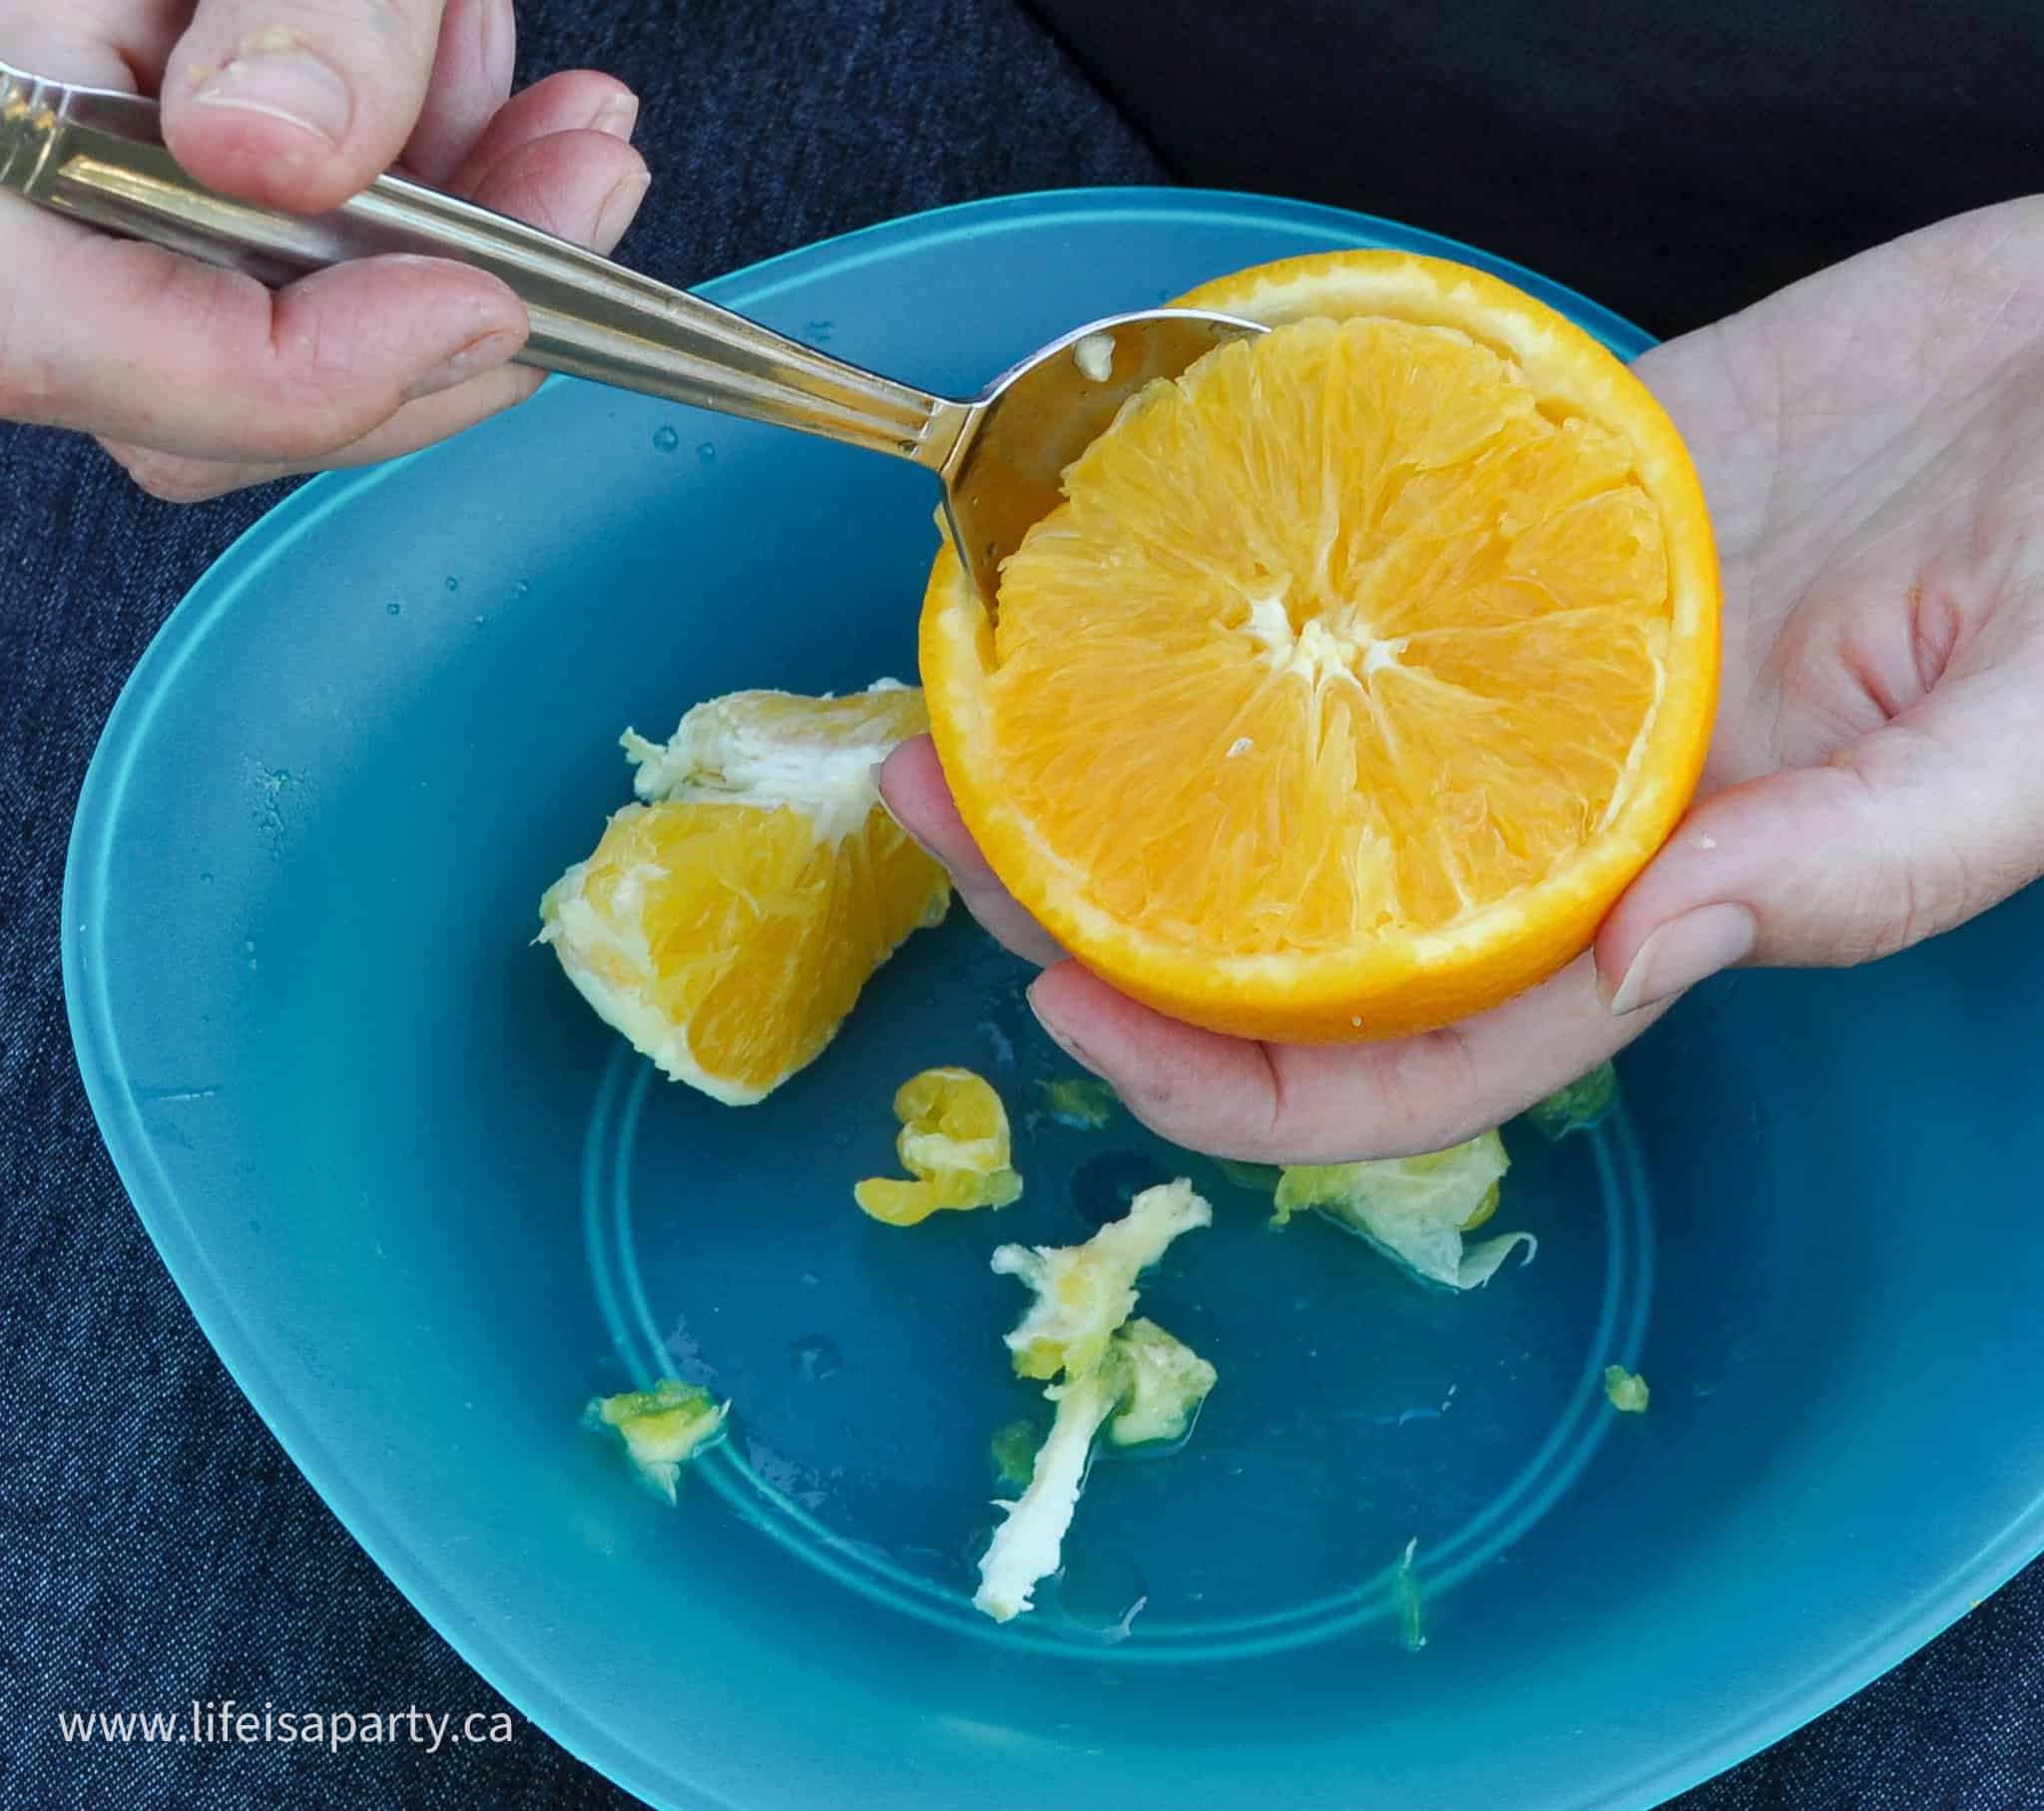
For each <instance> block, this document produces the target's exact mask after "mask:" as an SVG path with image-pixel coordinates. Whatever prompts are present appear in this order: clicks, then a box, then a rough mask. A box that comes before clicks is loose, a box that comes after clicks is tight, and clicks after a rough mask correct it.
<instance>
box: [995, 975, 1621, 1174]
mask: <svg viewBox="0 0 2044 1811" xmlns="http://www.w3.org/2000/svg"><path fill="white" fill-rule="evenodd" d="M1029 1003H1030V1005H1031V1006H1032V1007H1033V1008H1034V1009H1035V1012H1036V1016H1037V1018H1038V1019H1039V1020H1040V1021H1041V1022H1042V1024H1043V1027H1044V1029H1045V1030H1046V1031H1047V1032H1049V1033H1050V1035H1051V1037H1052V1038H1053V1039H1054V1040H1055V1041H1056V1042H1057V1043H1058V1044H1059V1045H1060V1046H1062V1047H1063V1049H1064V1050H1065V1051H1066V1053H1067V1054H1068V1055H1070V1056H1071V1057H1072V1059H1073V1060H1074V1061H1075V1062H1078V1063H1081V1064H1083V1065H1085V1067H1087V1068H1088V1069H1090V1070H1092V1071H1093V1072H1094V1073H1095V1074H1096V1075H1099V1076H1101V1077H1103V1078H1105V1079H1106V1080H1107V1081H1108V1082H1110V1083H1112V1084H1113V1085H1114V1089H1115V1093H1116V1094H1117V1095H1119V1096H1120V1097H1121V1100H1122V1102H1123V1104H1124V1105H1125V1106H1126V1107H1127V1108H1128V1109H1129V1111H1130V1112H1131V1113H1133V1114H1134V1115H1135V1116H1136V1118H1137V1119H1139V1120H1141V1121H1142V1122H1143V1123H1144V1124H1145V1125H1146V1126H1148V1127H1150V1128H1151V1130H1152V1131H1154V1132H1159V1133H1161V1134H1162V1135H1163V1136H1165V1137H1167V1138H1169V1139H1171V1140H1172V1141H1173V1142H1174V1143H1178V1144H1184V1145H1188V1146H1190V1147H1191V1148H1192V1149H1195V1150H1204V1151H1209V1152H1212V1153H1213V1154H1215V1155H1217V1156H1229V1157H1240V1158H1242V1159H1244V1160H1246V1161H1250V1162H1266V1163H1343V1162H1351V1161H1354V1160H1356V1159H1359V1158H1363V1157H1382V1156H1410V1155H1413V1154H1415V1153H1417V1152H1420V1151H1429V1150H1441V1149H1444V1148H1446V1147H1447V1146H1448V1145H1450V1144H1455V1143H1459V1142H1460V1141H1461V1140H1462V1139H1464V1138H1469V1137H1474V1136H1475V1135H1476V1134H1477V1133H1478V1132H1487V1131H1489V1130H1490V1129H1491V1128H1492V1127H1494V1126H1501V1125H1503V1124H1504V1122H1505V1121H1507V1120H1509V1119H1510V1118H1511V1117H1512V1116H1513V1115H1514V1114H1517V1113H1520V1112H1523V1111H1524V1110H1525V1109H1526V1108H1527V1107H1530V1106H1531V1105H1532V1104H1533V1103H1534V1102H1535V1101H1538V1100H1540V1099H1541V1098H1542V1097H1544V1096H1546V1095H1549V1094H1551V1093H1553V1092H1554V1090H1556V1089H1557V1088H1561V1087H1564V1086H1565V1085H1566V1084H1568V1083H1570V1082H1572V1081H1574V1080H1575V1079H1576V1078H1577V1077H1578V1076H1581V1075H1584V1074H1586V1073H1587V1072H1588V1071H1590V1070H1592V1069H1595V1068H1596V1067H1597V1065H1598V1064H1600V1063H1602V1062H1604V1061H1605V1060H1606V1059H1607V1058H1609V1057H1610V1056H1612V1055H1613V1054H1614V1053H1615V1052H1616V1051H1618V1050H1620V1049H1621V1048H1623V1047H1624V1046H1625V1045H1626V1044H1628V1043H1630V1042H1631V1041H1632V1039H1634V1038H1635V1037H1637V1036H1638V1035H1639V1034H1640V1033H1641V1032H1643V1031H1645V1030H1646V1029H1647V1027H1648V1026H1649V1025H1650V1024H1652V1023H1653V1021H1654V1020H1655V1019H1656V1018H1658V1017H1659V1014H1658V1012H1654V1011H1646V1012H1641V1013H1636V1014H1634V1015H1632V1016H1631V1017H1630V1018H1628V1019H1625V1020H1617V1019H1614V1018H1613V1017H1612V1016H1611V1014H1610V1013H1609V1012H1607V1011H1606V1010H1605V1007H1604V1004H1603V1001H1602V999H1601V997H1600V996H1599V994H1598V991H1597V983H1596V975H1595V971H1594V968H1593V966H1592V964H1591V961H1590V958H1589V957H1588V956H1584V957H1582V958H1580V959H1579V960H1577V961H1576V962H1574V963H1572V964H1571V965H1570V966H1569V967H1568V968H1566V969H1564V970H1563V971H1562V972H1561V973H1560V974H1558V975H1556V976H1554V977H1553V978H1552V979H1551V980H1549V981H1547V982H1545V983H1543V984H1542V985H1541V986H1539V987H1537V988H1533V989H1531V990H1529V991H1528V992H1527V993H1524V994H1521V995H1520V996H1518V998H1516V999H1514V1000H1509V1001H1507V1002H1506V1003H1505V1004H1504V1005H1503V1006H1500V1007H1497V1008H1495V1009H1494V1010H1493V1011H1491V1012H1488V1013H1484V1014H1482V1015H1481V1016H1479V1017H1477V1018H1475V1019H1470V1020H1467V1021H1465V1022H1464V1023H1463V1024H1461V1025H1457V1026H1451V1027H1449V1028H1448V1029H1447V1030H1445V1031H1438V1032H1428V1033H1426V1034H1424V1035H1422V1036H1420V1037H1416V1038H1397V1039H1390V1040H1386V1041H1385V1042H1382V1043H1377V1044H1278V1045H1265V1044H1258V1043H1255V1042H1253V1041H1251V1040H1248V1039H1243V1038H1228V1037H1223V1036H1222V1035H1221V1034H1220V1033H1218V1032H1209V1031H1202V1030H1200V1029H1199V1028H1198V1027H1196V1026H1190V1025H1185V1024H1182V1023H1180V1022H1179V1021H1178V1020H1176V1019H1168V1018H1166V1017H1165V1016H1164V1015H1163V1014H1161V1013H1156V1012H1153V1011H1151V1009H1150V1008H1148V1007H1146V1006H1142V1005H1139V1004H1138V1003H1137V1002H1135V1001H1133V1000H1131V999H1129V998H1128V997H1127V996H1126V995H1124V994H1120V993H1117V992H1116V991H1115V990H1114V989H1113V988H1111V987H1109V986H1108V985H1107V983H1106V982H1104V981H1102V980H1100V979H1099V977H1097V976H1095V975H1092V974H1089V973H1088V972H1087V971H1086V970H1085V969H1083V968H1081V967H1080V966H1079V965H1078V964H1077V963H1076V962H1065V963H1060V964H1059V965H1058V966H1057V967H1055V968H1052V969H1047V970H1046V971H1045V972H1044V973H1043V974H1042V975H1040V976H1038V977H1037V979H1036V981H1035V983H1034V984H1033V985H1032V986H1031V988H1030V990H1029Z"/></svg>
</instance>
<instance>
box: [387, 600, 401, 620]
mask: <svg viewBox="0 0 2044 1811" xmlns="http://www.w3.org/2000/svg"><path fill="white" fill-rule="evenodd" d="M383 611H384V614H385V615H386V616H392V617H401V616H402V615H404V606H403V605H402V604H400V603H398V601H397V600H396V599H395V598H392V599H391V600H390V602H389V603H388V604H386V605H384V606H383Z"/></svg>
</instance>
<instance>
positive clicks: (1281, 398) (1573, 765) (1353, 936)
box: [921, 251, 1719, 1040]
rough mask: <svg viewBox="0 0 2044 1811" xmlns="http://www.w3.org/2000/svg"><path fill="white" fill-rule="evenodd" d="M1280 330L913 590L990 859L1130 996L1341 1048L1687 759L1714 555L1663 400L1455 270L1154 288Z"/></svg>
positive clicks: (1634, 827)
mask: <svg viewBox="0 0 2044 1811" xmlns="http://www.w3.org/2000/svg"><path fill="white" fill-rule="evenodd" d="M1181 301H1182V303H1183V304H1184V305H1186V306H1189V307H1201V308H1212V309H1217V310H1221V311H1223V312H1227V313H1233V314H1239V315H1245V316H1249V317H1252V318H1255V319H1259V320H1262V321H1266V322H1270V323H1273V331H1271V332H1269V333H1267V334H1264V335H1261V336H1259V337H1257V338H1254V339H1244V340H1239V341H1237V342H1235V343H1233V344H1230V345H1227V346H1224V347H1222V348H1220V349H1219V350H1217V351H1215V352H1213V353H1210V354H1209V355H1208V356H1207V357H1205V358H1203V359H1201V360H1200V361H1199V363H1197V364H1196V365H1194V366H1193V367H1192V368H1191V369H1190V370H1188V371H1187V372H1186V373H1185V374H1184V376H1182V377H1181V378H1179V379H1178V380H1177V381H1175V382H1172V383H1158V384H1153V385H1152V386H1150V388H1149V389H1147V390H1146V391H1144V392H1143V393H1142V394H1141V395H1139V396H1137V397H1136V398H1134V399H1133V400H1132V401H1131V402H1130V404H1129V405H1128V406H1127V407H1126V408H1125V409H1124V411H1123V412H1122V414H1121V415H1120V416H1119V417H1118V418H1117V419H1116V421H1115V423H1114V424H1113V426H1112V427H1110V428H1109V429H1108V431H1107V432H1106V433H1105V434H1104V435H1102V437H1101V438H1100V439H1099V440H1097V441H1096V442H1095V443H1094V444H1093V445H1092V446H1091V447H1090V448H1089V449H1088V450H1087V451H1086V452H1085V453H1084V454H1083V455H1082V456H1081V457H1080V458H1079V459H1078V460H1076V461H1075V462H1074V463H1073V465H1072V466H1071V467H1070V469H1069V470H1068V471H1067V472H1066V474H1065V479H1064V492H1065V501H1064V502H1063V503H1061V504H1060V505H1059V506H1058V508H1057V509H1055V510H1054V511H1052V513H1051V514H1050V515H1049V516H1048V517H1046V518H1045V519H1044V520H1043V521H1042V522H1040V523H1038V524H1037V525H1036V527H1035V528H1034V529H1032V530H1031V531H1030V533H1029V534H1028V536H1027V537H1026V538H1025V539H1024V541H1023V543H1022V545H1021V546H1020V548H1019V549H1018V550H1017V551H1016V552H1015V554H1014V555H1013V556H1011V558H1010V559H1009V560H1008V562H1007V564H1006V566H1005V567H1004V569H1003V573H1002V580H1001V590H1000V597H999V603H998V611H997V613H996V617H995V620H993V621H989V617H988V613H987V611H986V610H985V608H984V607H983V605H982V603H981V601H980V599H979V597H978V596H977V594H976V593H975V592H974V591H973V589H972V587H971V586H970V584H969V583H968V582H967V580H966V579H965V577H964V575H963V573H962V571H961V569H960V567H959V565H958V562H957V559H956V557H955V555H954V553H953V552H952V550H951V549H950V548H949V547H948V546H947V547H946V548H944V549H943V550H942V551H941V552H940V553H939V555H938V558H937V561H936V564H935V566H934V567H933V568H932V570H931V573H930V579H929V586H928V590H927V593H926V595H925V597H924V601H923V615H922V635H921V663H922V679H923V685H924V689H925V692H926V694H927V698H928V703H929V711H930V726H931V729H932V731H933V733H934V735H935V738H936V744H937V752H938V755H939V757H940V758H941V760H942V762H943V766H944V771H945V774H946V776H947V778H948V779H949V782H950V785H951V789H952V792H953V794H954V796H955V797H956V800H957V803H958V809H959V811H960V813H961V815H962V816H963V818H964V820H965V823H966V825H967V827H968V828H970V830H971V831H972V833H973V834H974V836H975V837H976V838H977V840H978V842H979V844H980V847H981V848H982V849H983V850H984V851H985V854H986V857H987V859H988V861H989V862H990V863H991V864H992V866H993V869H994V871H995V873H997V874H998V875H999V876H1000V878H1001V879H1002V881H1004V882H1005V883H1006V885H1007V886H1008V887H1009V889H1010V890H1011V891H1012V892H1013V893H1014V894H1015V896H1016V897H1017V898H1018V899H1019V900H1020V901H1021V902H1022V904H1023V905H1025V906H1026V907H1028V908H1029V910H1030V911H1031V912H1033V913H1034V914H1035V916H1036V917H1037V918H1038V919H1039V920H1040V921H1041V922H1042V923H1043V924H1044V926H1045V927H1046V928H1047V929H1048V930H1049V931H1050V932H1051V934H1052V935H1053V936H1055V937H1056V938H1057V939H1058V940H1059V941H1060V942H1061V943H1062V944H1063V945H1064V947H1065V948H1066V949H1068V950H1070V951H1071V952H1072V953H1073V954H1074V955H1075V956H1077V957H1079V958H1080V959H1081V960H1082V961H1083V962H1084V963H1085V964H1086V965H1087V966H1088V967H1089V968H1091V969H1093V970H1095V971H1096V972H1097V973H1099V974H1100V975H1102V976H1104V977H1106V978H1107V979H1108V980H1110V981H1112V982H1114V983H1115V984H1116V985H1117V986H1119V987H1121V988H1122V989H1123V990H1125V991H1126V992H1128V993H1130V994H1132V995H1134V996H1135V997H1136V998H1138V999H1140V1000H1144V1001H1147V1002H1148V1003H1149V1004H1151V1005H1152V1006H1155V1007H1157V1008H1159V1009H1160V1010H1162V1011H1165V1012H1168V1013H1172V1014H1174V1015H1176V1016H1178V1017H1180V1018H1184V1019H1188V1020H1191V1021H1193V1022H1194V1023H1197V1024H1201V1025H1206V1026H1210V1027H1213V1028H1215V1029H1217V1030H1221V1031H1228V1032H1235V1033H1241V1034H1245V1035H1252V1036H1259V1037H1270V1038H1282V1039H1315V1040H1335V1039H1359V1038H1374V1037H1382V1036H1385V1035H1389V1034H1394V1033H1406V1032H1412V1031H1416V1030H1421V1029H1424V1028H1427V1027H1431V1026H1437V1025H1442V1024H1446V1023H1448V1022H1450V1021H1453V1020H1456V1019H1460V1018H1463V1017H1465V1016H1467V1015H1469V1014H1472V1013H1475V1012H1479V1011H1481V1010H1483V1009H1484V1008H1486V1007H1490V1006H1494V1005H1496V1004H1497V1003H1498V1002H1500V1001H1502V1000H1504V999H1506V998H1508V997H1509V996H1510V995H1512V994H1514V993H1516V992H1517V991H1519V990H1520V989H1522V988H1525V987H1527V986H1528V985H1530V984H1532V983H1534V982H1537V981H1539V980H1541V979H1542V978H1544V977H1545V976H1547V975H1549V974H1552V973H1553V972H1554V971H1555V970H1557V969H1558V968H1560V967H1561V966H1563V965H1564V964H1565V963H1567V962H1568V961H1569V960H1570V959H1571V958H1572V957H1574V956H1576V955H1577V954H1578V953H1580V952H1581V951H1582V950H1583V949H1584V948H1585V947H1587V945H1588V943H1589V942H1590V940H1591V938H1592V937H1593V936H1594V934H1595V931H1596V927H1597V924H1598V922H1599V920H1600V919H1601V918H1602V917H1603V915H1604V913H1605V912H1606V911H1607V910H1608V909H1609V908H1610V906H1611V904H1612V903H1613V902H1614V901H1615V900H1616V898H1617V897H1618V895H1619V893H1620V892H1621V891H1622V890H1623V889H1624V887H1625V885H1626V883H1627V882H1628V881H1629V880H1630V879H1631V878H1632V877H1633V875H1634V874H1636V873H1637V872H1638V871H1639V869H1640V868H1641V867H1642V866H1643V865H1644V864H1645V863H1646V861H1647V860H1648V859H1649V858H1650V857H1651V856H1652V854H1653V853H1654V851H1655V850H1656V849H1657V848H1658V847H1659V846H1660V844H1661V843H1662V841H1663V840H1664V839H1665V838H1666V836H1667V834H1668V832H1669V831H1670V829H1671V828H1672V827H1673V826H1674V824H1675V822H1676V820H1677V818H1678V817H1679V816H1680V815H1681V812H1682V810H1683V808H1684V806H1685V805H1686V803H1687V802H1688V800H1689V798H1690V795H1691V793H1692V792H1693V790H1694V788H1695V785H1696V782H1697V778H1698V775H1699V773H1700V772H1701V770H1702V766H1703V760H1704V754H1705V750H1706V746H1707V744H1708V742H1709V739H1710V731H1711V721H1712V716H1713V711H1714V707H1715V702H1716V695H1717V678H1718V611H1719V585H1718V566H1717V556H1716V552H1715V549H1714V547H1713V543H1712V538H1711V528H1710V522H1709V518H1708V516H1707V514H1706V512H1705V507H1704V497H1703V492H1702V490H1701V488H1700V487H1699V485H1698V483H1697V478H1696V474H1695V471H1694V469H1693V468H1692V466H1691V463H1690V459H1689V455H1688V452H1687V451H1686V449H1685V448H1684V446H1683V443H1682V440H1681V438H1680V437H1679V435H1678V434H1677V432H1676V430H1675V427H1674V425H1673V424H1672V423H1671V422H1670V421H1669V419H1668V417H1667V415H1666V414H1665V413H1664V412H1663V410H1662V409H1661V407H1660V405H1659V404H1658V403H1657V402H1656V401H1655V399H1654V397H1653V396H1652V394H1651V393H1650V392H1649V391H1648V390H1647V389H1646V387H1645V386H1644V385H1643V384H1641V383H1640V381H1639V380H1638V379H1637V378H1636V377H1634V376H1633V375H1632V373H1631V372H1630V371H1628V370H1627V369H1626V367H1625V366H1624V365H1623V364H1622V363H1621V362H1620V361H1619V360H1618V359H1617V358H1615V357H1614V356H1613V355H1612V354H1611V353H1610V352H1608V351H1607V350H1606V349H1605V348H1604V347H1603V346H1602V345H1600V344H1599V343H1598V342H1597V341H1596V340H1594V339H1593V338H1591V336H1590V335H1589V334H1587V333H1586V332H1584V331H1583V330H1582V329H1580V328H1578V327H1576V326H1575V325H1574V324H1572V323H1571V322H1570V321H1568V320H1567V319H1565V318H1564V317H1563V316H1562V315H1560V314H1558V313H1556V312H1555V311H1554V310H1553V309H1551V308H1549V307H1547V306H1546V305H1545V304H1543V303H1541V302H1539V301H1536V300H1535V299H1534V298H1533V297H1531V296H1529V295H1526V294H1524V293H1523V292H1521V291H1520V290H1518V289H1516V288H1514V287H1512V286H1511V285H1510V284H1508V283H1505V282H1502V281H1500V280H1499V279H1497V278H1496V277H1493V276H1489V275H1487V274H1485V273H1483V272H1481V271H1477V270H1474V269H1469V268H1466V267H1464V266H1462V265H1459V264H1453V263H1448V262H1445V261H1442V260H1439V259H1435V258H1426V257H1416V256H1411V255H1408V254H1406V253H1402V252H1392V251H1349V252H1329V253H1322V254H1317V255H1314V256H1309V257H1300V258H1292V259H1288V260H1285V261H1283V262H1281V263H1276V264H1267V265H1264V266H1262V267H1260V268H1258V269H1254V270H1247V271H1243V272H1241V273H1240V274H1238V275H1235V276H1230V277H1224V278H1222V279H1221V280H1219V281H1217V282H1213V283H1209V284H1207V285H1206V286H1204V287H1202V288H1200V289H1196V290H1194V291H1193V292H1192V293H1191V294H1190V295H1187V296H1184V297H1182V298H1181Z"/></svg>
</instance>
